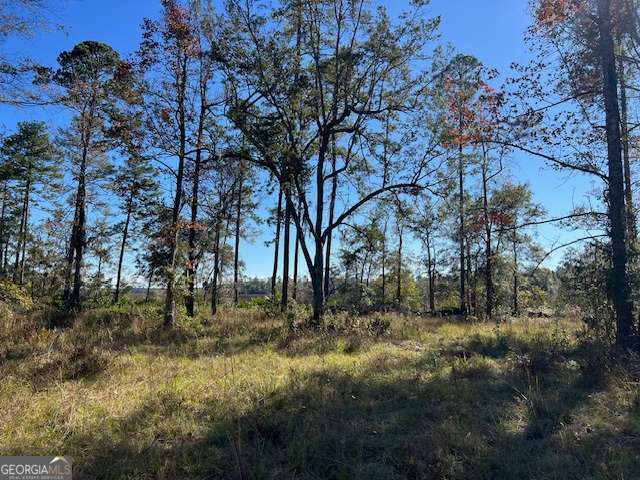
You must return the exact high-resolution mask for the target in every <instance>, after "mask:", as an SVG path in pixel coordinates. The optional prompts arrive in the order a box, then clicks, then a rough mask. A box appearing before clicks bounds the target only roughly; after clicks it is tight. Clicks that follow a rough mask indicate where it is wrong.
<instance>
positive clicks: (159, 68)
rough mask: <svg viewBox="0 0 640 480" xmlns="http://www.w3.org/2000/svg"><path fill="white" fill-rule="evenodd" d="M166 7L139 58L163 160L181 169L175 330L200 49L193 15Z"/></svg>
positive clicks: (170, 307) (171, 273) (176, 203)
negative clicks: (191, 87)
mask: <svg viewBox="0 0 640 480" xmlns="http://www.w3.org/2000/svg"><path fill="white" fill-rule="evenodd" d="M162 6H163V18H162V21H161V22H158V21H156V22H154V21H151V20H145V22H144V26H143V42H142V44H141V46H140V52H139V57H140V65H141V68H143V69H144V71H145V73H146V78H147V85H146V89H145V92H144V96H145V105H146V106H147V112H148V115H147V118H146V127H147V128H148V130H149V132H150V135H151V137H152V138H153V141H154V147H155V150H156V151H157V154H158V156H165V157H169V158H171V157H173V158H177V168H175V169H173V168H169V171H170V172H171V174H172V176H174V177H175V191H174V192H173V197H172V199H171V203H172V214H171V222H170V225H169V227H168V229H167V231H166V235H167V245H168V251H169V264H168V265H167V268H166V269H165V275H166V291H165V307H164V324H165V326H166V327H171V326H173V324H174V322H175V303H176V302H175V295H176V292H175V289H176V282H177V278H178V242H179V238H180V231H181V230H182V228H183V226H184V222H182V221H181V218H180V212H181V209H182V205H183V201H184V180H185V165H186V161H187V159H188V157H189V154H190V153H191V152H189V150H188V148H189V143H188V137H189V134H190V131H189V127H190V126H191V122H190V120H192V116H191V115H190V113H191V112H190V111H189V96H188V92H189V85H190V83H189V82H190V79H191V78H192V69H193V68H194V63H195V62H196V60H197V59H198V58H199V55H200V52H201V46H200V42H199V38H198V36H197V35H196V34H195V32H194V30H193V25H192V24H191V14H190V12H189V10H187V9H186V8H184V7H183V6H181V5H180V4H179V3H178V2H177V1H175V0H163V2H162ZM196 151H200V148H197V149H196Z"/></svg>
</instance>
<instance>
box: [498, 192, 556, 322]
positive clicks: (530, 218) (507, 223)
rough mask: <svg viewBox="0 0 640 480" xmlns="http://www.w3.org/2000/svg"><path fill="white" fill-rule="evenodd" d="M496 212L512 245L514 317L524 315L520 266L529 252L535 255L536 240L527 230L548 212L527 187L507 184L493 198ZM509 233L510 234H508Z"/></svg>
mask: <svg viewBox="0 0 640 480" xmlns="http://www.w3.org/2000/svg"><path fill="white" fill-rule="evenodd" d="M492 203H494V205H495V208H496V211H498V212H500V216H501V218H503V220H501V222H500V225H501V228H502V229H503V232H501V233H506V236H507V237H508V239H509V241H510V242H511V256H512V261H513V268H512V290H511V299H512V310H511V311H512V313H513V314H514V315H519V314H520V305H519V302H518V294H519V289H520V263H522V260H523V259H522V256H524V254H525V250H529V251H530V252H535V250H536V249H535V245H534V244H533V240H532V238H531V237H530V236H529V235H527V234H526V233H525V229H526V228H527V226H528V225H529V224H530V223H531V222H534V221H535V220H536V219H538V218H540V217H541V216H542V215H544V210H543V209H542V207H541V206H540V205H538V204H536V203H535V202H534V201H533V195H532V193H531V190H530V189H529V187H528V186H527V185H525V184H511V183H506V184H505V185H503V186H502V188H500V190H498V191H496V192H495V193H494V195H493V202H492ZM505 231H506V232H505Z"/></svg>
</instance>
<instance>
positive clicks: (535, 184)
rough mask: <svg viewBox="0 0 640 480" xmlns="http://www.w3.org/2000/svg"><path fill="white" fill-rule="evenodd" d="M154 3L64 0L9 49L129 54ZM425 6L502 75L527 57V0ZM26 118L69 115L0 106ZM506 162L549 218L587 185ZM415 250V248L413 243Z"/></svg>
mask: <svg viewBox="0 0 640 480" xmlns="http://www.w3.org/2000/svg"><path fill="white" fill-rule="evenodd" d="M159 3H160V2H159V0H108V1H105V0H61V1H60V2H59V5H60V8H57V9H56V11H55V12H53V13H54V17H55V21H56V22H58V23H60V24H61V25H64V29H63V31H49V32H44V33H40V34H38V35H37V36H36V38H34V39H31V40H28V41H24V40H20V41H12V42H10V43H9V44H8V45H7V46H6V47H8V49H9V51H10V52H12V53H15V54H21V55H26V56H29V57H31V58H34V59H35V60H37V61H39V62H41V63H43V64H45V65H55V59H56V57H57V55H58V54H59V53H60V52H61V51H62V50H68V49H71V48H72V47H73V46H74V45H75V44H77V43H78V42H81V41H83V40H99V41H103V42H105V43H108V44H110V45H111V46H112V47H114V48H115V49H116V50H118V51H119V52H120V53H121V54H122V55H123V56H126V55H127V54H129V53H131V52H132V51H133V50H135V48H136V47H137V45H138V43H139V40H140V23H141V21H142V19H143V18H144V17H156V16H157V14H158V12H159V11H160V5H159ZM382 3H386V4H387V5H388V8H389V10H390V12H391V13H392V15H393V14H394V13H397V12H399V11H400V10H401V9H402V8H403V6H404V5H405V4H406V1H404V0H402V1H395V0H394V1H387V2H382ZM429 11H430V13H431V14H432V15H434V16H435V15H440V16H441V17H442V25H441V30H440V31H441V39H440V43H450V44H452V45H453V46H454V47H455V48H456V50H457V51H460V52H463V53H467V54H472V55H475V56H476V57H478V58H479V59H480V60H481V61H483V62H484V63H485V64H486V65H487V66H488V67H494V68H497V69H498V70H500V71H501V72H502V74H503V75H508V73H509V66H510V64H511V63H512V62H514V61H516V62H524V61H526V59H527V58H528V55H527V50H526V46H525V44H524V42H523V34H524V32H525V30H526V28H527V26H528V25H529V23H530V17H529V13H528V1H527V0H432V3H431V6H430V7H429ZM24 119H42V120H44V121H46V122H48V123H49V125H50V126H51V128H52V129H53V128H55V126H57V125H59V124H60V123H61V122H65V121H66V115H65V114H64V113H63V112H62V111H61V110H59V109H57V110H56V109H48V110H46V111H43V110H42V109H15V108H11V107H6V106H4V107H0V124H1V125H2V126H3V129H4V130H8V131H11V130H12V129H13V127H14V125H15V123H16V122H17V121H19V120H24ZM510 164H511V165H510V166H511V172H512V175H513V177H514V179H517V180H518V181H526V182H528V183H529V185H530V186H531V189H532V190H533V192H534V196H535V199H536V201H538V202H539V203H541V204H542V205H543V206H544V207H545V208H546V209H547V210H548V212H549V215H552V216H560V215H562V214H565V213H567V212H569V211H570V210H571V208H572V206H573V205H574V204H575V203H580V201H581V199H582V198H583V196H584V193H585V192H586V191H588V190H589V189H590V184H589V183H588V180H587V179H586V178H584V177H581V176H569V175H567V174H564V173H563V174H559V173H558V172H556V171H554V170H552V169H550V168H549V167H547V166H545V165H544V163H543V162H542V161H541V160H539V159H536V158H531V157H527V156H525V155H520V154H517V155H514V157H513V159H512V160H511V162H510ZM271 235H272V234H271V233H267V232H265V234H262V235H261V236H259V237H257V238H255V239H254V240H253V241H252V243H246V242H245V243H244V244H243V245H242V249H241V256H242V257H243V259H244V261H245V264H246V274H247V275H249V276H260V277H266V276H268V275H270V272H271V269H272V265H271V261H272V260H271V252H270V250H268V249H267V247H265V245H264V242H265V240H267V239H268V238H269V237H270V236H271ZM538 235H539V240H540V241H541V242H542V243H543V244H544V245H548V246H549V245H553V244H554V242H557V243H564V242H566V241H569V240H571V239H573V238H574V237H575V236H577V234H576V233H570V232H563V231H562V230H559V229H557V228H555V227H553V226H544V227H542V228H540V229H539V230H538ZM413 248H414V250H416V253H418V251H417V245H413ZM560 258H561V253H558V254H555V255H552V256H551V257H550V258H549V259H548V261H547V263H546V264H547V265H549V266H553V265H554V264H555V263H557V262H558V261H559V259H560ZM129 273H132V272H129Z"/></svg>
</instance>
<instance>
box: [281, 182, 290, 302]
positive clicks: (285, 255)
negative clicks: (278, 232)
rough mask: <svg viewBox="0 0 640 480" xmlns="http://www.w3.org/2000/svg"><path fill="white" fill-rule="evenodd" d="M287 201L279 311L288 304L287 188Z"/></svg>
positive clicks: (288, 220) (287, 206) (288, 212)
mask: <svg viewBox="0 0 640 480" xmlns="http://www.w3.org/2000/svg"><path fill="white" fill-rule="evenodd" d="M285 196H286V197H287V201H286V202H285V209H284V211H285V214H284V245H283V247H284V248H283V252H282V298H281V299H280V309H281V311H283V312H284V311H286V310H287V307H288V302H289V240H290V236H291V208H290V206H291V204H292V202H291V201H290V198H291V190H290V189H289V186H287V191H286V192H285Z"/></svg>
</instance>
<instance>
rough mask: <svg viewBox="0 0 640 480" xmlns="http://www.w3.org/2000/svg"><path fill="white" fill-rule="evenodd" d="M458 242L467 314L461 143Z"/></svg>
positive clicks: (462, 310) (462, 311) (462, 300)
mask: <svg viewBox="0 0 640 480" xmlns="http://www.w3.org/2000/svg"><path fill="white" fill-rule="evenodd" d="M460 128H461V129H462V116H461V117H460ZM458 195H459V197H460V198H459V199H458V216H459V218H458V222H459V227H458V237H459V238H458V243H459V246H460V314H461V315H466V314H467V294H466V291H465V288H466V283H467V279H466V275H465V265H464V239H465V230H464V163H463V159H462V143H461V144H460V149H459V152H458Z"/></svg>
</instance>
